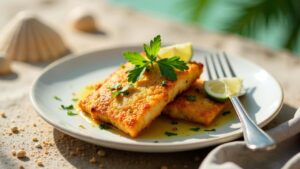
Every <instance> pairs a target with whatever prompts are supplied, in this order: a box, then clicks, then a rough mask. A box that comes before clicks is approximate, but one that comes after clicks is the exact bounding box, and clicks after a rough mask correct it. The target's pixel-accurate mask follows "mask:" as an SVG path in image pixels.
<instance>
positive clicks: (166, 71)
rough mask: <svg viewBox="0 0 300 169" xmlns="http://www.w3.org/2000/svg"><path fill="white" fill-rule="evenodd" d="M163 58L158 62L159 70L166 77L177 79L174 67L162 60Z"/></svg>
mask: <svg viewBox="0 0 300 169" xmlns="http://www.w3.org/2000/svg"><path fill="white" fill-rule="evenodd" d="M160 61H161V60H159V61H158V62H157V64H158V66H159V70H160V73H161V75H162V76H164V77H166V78H167V79H169V80H177V76H176V72H175V70H174V68H173V67H172V66H170V65H168V64H166V63H164V62H160Z"/></svg>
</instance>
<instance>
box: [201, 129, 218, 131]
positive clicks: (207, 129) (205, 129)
mask: <svg viewBox="0 0 300 169" xmlns="http://www.w3.org/2000/svg"><path fill="white" fill-rule="evenodd" d="M204 131H216V129H205V130H204Z"/></svg>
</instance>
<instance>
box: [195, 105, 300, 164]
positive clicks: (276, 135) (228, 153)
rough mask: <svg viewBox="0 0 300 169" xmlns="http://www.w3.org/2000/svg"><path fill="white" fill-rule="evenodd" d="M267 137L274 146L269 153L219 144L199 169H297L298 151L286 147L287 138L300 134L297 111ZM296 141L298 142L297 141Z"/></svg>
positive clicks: (242, 145) (235, 143) (299, 159)
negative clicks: (270, 138)
mask: <svg viewBox="0 0 300 169" xmlns="http://www.w3.org/2000/svg"><path fill="white" fill-rule="evenodd" d="M267 133H268V134H269V135H270V136H271V137H272V138H273V139H274V140H275V142H276V143H277V148H276V149H274V150H271V151H262V150H261V151H252V150H249V149H248V148H247V147H246V145H245V143H244V142H243V141H235V142H230V143H225V144H222V145H220V146H218V147H216V148H215V149H213V150H212V151H211V152H210V153H209V154H208V155H207V156H206V158H205V159H204V160H203V162H202V164H201V165H200V168H199V169H241V168H243V169H247V168H249V169H259V168H263V169H268V168H271V169H276V168H282V169H300V142H298V143H295V144H299V148H298V149H295V148H291V147H289V146H290V145H291V144H289V141H290V140H288V139H289V138H291V137H293V136H295V135H296V134H298V133H300V108H299V109H298V110H297V112H296V113H295V115H294V117H293V118H292V119H290V120H289V121H286V122H284V123H282V124H280V125H279V126H277V127H275V128H272V129H270V130H269V131H267ZM298 141H299V140H298Z"/></svg>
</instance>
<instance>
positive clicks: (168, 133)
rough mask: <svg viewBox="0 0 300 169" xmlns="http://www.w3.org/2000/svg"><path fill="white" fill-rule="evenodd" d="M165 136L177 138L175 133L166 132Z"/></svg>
mask: <svg viewBox="0 0 300 169" xmlns="http://www.w3.org/2000/svg"><path fill="white" fill-rule="evenodd" d="M165 135H166V136H168V137H171V136H177V133H173V132H169V131H166V132H165Z"/></svg>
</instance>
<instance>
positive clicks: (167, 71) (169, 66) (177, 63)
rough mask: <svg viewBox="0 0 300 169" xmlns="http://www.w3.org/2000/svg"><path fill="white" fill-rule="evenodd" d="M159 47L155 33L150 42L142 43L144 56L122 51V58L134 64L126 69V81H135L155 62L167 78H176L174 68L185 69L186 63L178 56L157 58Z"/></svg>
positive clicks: (158, 40) (158, 39) (186, 67)
mask: <svg viewBox="0 0 300 169" xmlns="http://www.w3.org/2000/svg"><path fill="white" fill-rule="evenodd" d="M160 47H161V38H160V35H157V36H156V37H155V38H154V39H153V40H151V41H150V44H149V45H147V44H144V52H145V54H146V57H143V56H142V55H141V54H139V53H138V52H130V51H127V52H124V53H123V56H124V58H125V59H126V60H127V61H128V62H130V63H131V64H133V65H134V68H133V69H132V70H130V71H128V81H129V82H132V83H134V82H136V81H137V80H138V79H139V77H140V76H141V75H142V74H143V73H144V72H145V70H146V69H149V70H150V69H151V68H153V65H154V64H157V65H158V67H159V70H160V74H161V75H162V76H164V77H166V78H167V79H168V80H177V76H176V72H175V69H178V70H181V71H183V70H186V69H188V66H187V64H186V63H185V62H184V61H182V60H181V59H180V58H179V57H178V56H173V57H170V58H163V59H159V58H158V57H157V54H158V51H159V50H160Z"/></svg>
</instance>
